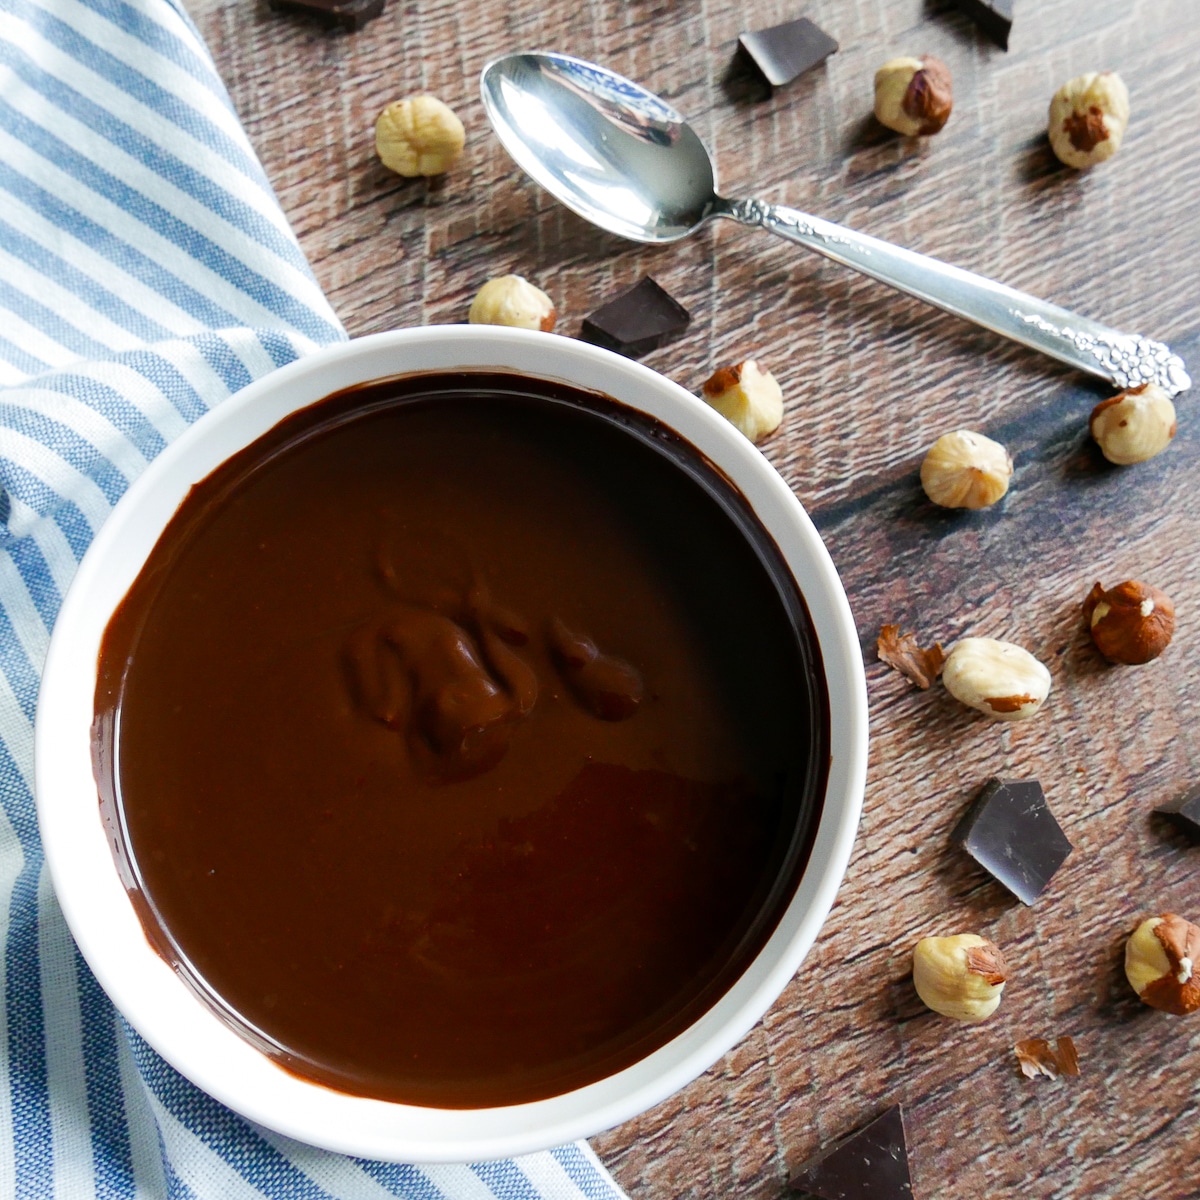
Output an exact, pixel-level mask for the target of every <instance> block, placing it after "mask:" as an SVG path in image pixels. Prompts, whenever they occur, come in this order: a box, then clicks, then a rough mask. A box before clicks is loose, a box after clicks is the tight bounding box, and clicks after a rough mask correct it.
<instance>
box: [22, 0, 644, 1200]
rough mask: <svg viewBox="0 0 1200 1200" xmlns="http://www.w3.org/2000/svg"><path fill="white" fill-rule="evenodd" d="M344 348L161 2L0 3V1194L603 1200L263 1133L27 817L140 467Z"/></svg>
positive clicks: (177, 24)
mask: <svg viewBox="0 0 1200 1200" xmlns="http://www.w3.org/2000/svg"><path fill="white" fill-rule="evenodd" d="M344 337H345V333H344V332H343V330H342V328H341V325H340V324H339V322H338V320H337V317H336V316H335V315H334V313H333V311H332V310H331V309H330V307H329V305H328V303H327V302H326V300H325V298H324V296H323V295H322V293H321V290H320V288H319V287H318V285H317V283H316V280H315V279H314V278H313V275H312V272H311V271H310V269H309V266H308V263H307V262H306V260H305V258H304V255H303V253H302V251H301V250H300V247H299V245H298V244H297V242H296V240H295V237H294V235H293V234H292V231H291V229H290V227H289V226H288V223H287V220H286V218H285V217H284V215H283V213H282V211H281V210H280V208H279V205H278V203H277V201H276V199H275V196H274V194H273V193H272V191H271V187H270V184H269V183H268V181H267V179H266V177H265V175H264V174H263V171H262V168H261V166H260V165H259V163H258V160H257V158H256V157H255V155H254V152H253V150H252V149H251V147H250V145H249V143H248V141H247V139H246V136H245V134H244V132H243V130H242V128H241V126H240V124H239V122H238V119H237V116H236V114H235V113H234V111H233V107H232V105H231V104H230V101H229V97H228V95H227V94H226V92H225V89H224V87H223V86H222V84H221V81H220V79H219V77H218V75H217V73H216V71H215V69H214V67H213V64H212V61H211V59H210V58H209V56H208V53H207V51H206V49H205V48H204V45H203V42H202V41H201V39H200V38H199V35H198V34H197V33H196V30H195V29H194V27H193V26H192V24H191V22H190V21H189V19H188V17H187V15H186V13H185V12H184V11H183V9H182V8H181V7H178V6H177V5H175V4H174V3H172V2H171V0H0V936H2V938H3V946H4V954H3V956H2V957H0V990H2V993H3V1003H2V1004H0V1197H8V1196H12V1197H16V1198H25V1197H30V1198H32V1197H38V1198H42V1197H61V1198H63V1200H79V1198H84V1197H86V1198H88V1200H91V1198H93V1197H95V1198H100V1200H105V1198H109V1197H145V1198H151V1197H153V1198H156V1200H158V1198H163V1197H171V1198H180V1200H185V1198H186V1200H243V1198H244V1200H261V1198H264V1197H268V1198H271V1200H308V1198H312V1200H318V1198H319V1200H374V1198H379V1200H384V1198H386V1197H401V1198H403V1200H460V1198H461V1200H585V1198H586V1200H621V1197H622V1193H621V1192H620V1190H619V1189H618V1188H617V1186H616V1185H615V1183H613V1181H612V1179H611V1177H610V1176H609V1175H608V1173H607V1172H606V1171H605V1170H604V1168H603V1167H602V1166H601V1165H600V1163H599V1161H598V1160H597V1159H596V1157H595V1155H594V1154H593V1153H592V1151H591V1150H590V1148H589V1147H588V1146H587V1144H586V1143H583V1142H580V1143H577V1144H575V1145H569V1146H562V1147H559V1148H558V1149H557V1150H553V1151H548V1152H546V1153H543V1154H534V1155H529V1156H526V1157H524V1158H520V1159H514V1160H511V1161H508V1162H500V1163H482V1164H475V1165H464V1166H437V1167H434V1166H405V1165H396V1164H388V1163H376V1162H365V1161H360V1160H356V1159H351V1158H346V1157H342V1156H340V1155H335V1154H329V1153H327V1152H324V1151H320V1150H315V1149H313V1148H311V1147H308V1146H303V1145H300V1144H298V1143H295V1142H292V1141H289V1140H288V1139H286V1138H283V1137H281V1136H279V1135H277V1134H274V1133H272V1132H270V1131H268V1130H265V1129H261V1128H258V1127H256V1126H253V1125H251V1124H250V1123H249V1122H247V1121H245V1120H243V1119H242V1118H241V1117H238V1116H237V1115H235V1114H234V1113H232V1112H230V1111H229V1110H228V1109H225V1108H223V1107H222V1106H221V1105H219V1104H218V1103H217V1102H216V1101H214V1100H212V1099H211V1098H209V1097H208V1096H206V1095H205V1094H204V1093H203V1092H201V1091H199V1090H198V1089H197V1088H195V1087H194V1086H193V1085H192V1084H191V1083H189V1082H188V1081H187V1080H186V1079H184V1078H183V1077H182V1076H180V1075H179V1074H177V1073H176V1072H175V1071H174V1070H173V1069H172V1068H171V1067H169V1066H168V1065H167V1064H166V1063H165V1062H164V1061H163V1060H162V1059H161V1058H159V1057H158V1056H157V1055H156V1054H155V1053H154V1051H153V1050H151V1049H150V1048H149V1047H148V1046H147V1045H146V1044H145V1043H144V1042H143V1041H142V1040H141V1039H140V1038H139V1037H138V1036H137V1034H136V1033H135V1032H134V1031H133V1030H132V1029H131V1028H129V1027H128V1026H127V1025H126V1024H125V1023H124V1022H123V1021H122V1020H121V1018H120V1017H119V1015H118V1014H117V1013H116V1012H115V1011H114V1009H113V1007H112V1005H111V1004H110V1002H109V1001H108V999H107V997H106V996H105V995H104V993H103V992H102V991H101V989H100V987H99V985H98V984H97V983H96V981H95V978H94V977H93V976H92V974H91V972H90V971H89V969H88V967H87V964H86V963H85V962H84V961H83V959H82V957H81V956H80V954H79V952H78V950H77V949H76V948H75V944H74V942H73V941H72V939H71V936H70V933H69V931H68V930H67V928H66V925H65V923H64V921H63V918H62V914H61V912H60V911H59V908H58V905H57V903H56V901H55V898H54V894H53V890H52V888H51V886H50V881H49V876H48V874H47V872H46V869H45V864H44V861H43V857H42V851H41V845H40V842H39V840H38V831H37V822H36V818H35V813H34V803H33V779H32V761H33V719H34V709H35V705H36V701H37V691H38V681H39V675H40V672H41V668H42V663H43V660H44V658H45V654H46V648H47V644H48V641H49V637H50V630H51V629H52V627H53V624H54V620H55V617H56V616H57V614H58V610H59V607H60V605H61V603H62V598H63V595H64V593H65V591H66V589H67V587H68V586H69V584H70V581H71V578H72V576H73V575H74V572H75V569H76V567H77V565H78V563H79V560H80V558H81V557H82V556H83V553H84V551H85V550H86V549H87V547H88V545H89V544H90V542H91V540H92V538H93V536H94V535H95V533H96V531H97V529H98V528H99V527H100V525H101V524H102V523H103V522H104V520H105V518H106V517H107V516H108V514H109V512H110V511H111V509H112V507H113V505H114V504H115V503H116V502H117V501H118V500H119V499H120V497H121V496H122V495H123V494H124V492H125V490H126V489H127V488H128V486H129V484H130V483H131V482H132V481H133V480H134V479H135V478H136V477H137V476H138V474H139V473H140V472H141V471H142V470H143V469H144V467H145V466H146V465H147V463H149V462H150V461H151V460H152V459H153V458H154V457H155V455H157V454H158V453H159V452H160V451H161V450H162V449H163V448H164V447H165V446H166V445H167V444H168V443H169V442H170V441H171V440H172V439H173V438H175V437H177V436H178V435H179V434H180V433H181V432H182V431H183V430H184V429H186V428H187V427H188V425H190V424H191V423H192V422H193V421H195V420H196V419H197V418H198V417H200V416H201V415H203V414H204V413H205V412H207V411H208V409H210V408H211V407H213V406H214V405H216V404H219V403H221V401H223V400H224V399H226V398H227V397H228V396H230V395H231V394H233V393H234V392H236V391H238V390H239V389H240V388H242V387H244V386H245V385H246V384H248V383H249V382H250V381H251V380H253V379H256V378H258V377H259V376H261V375H263V374H265V373H267V372H269V371H272V370H274V369H275V368H277V367H279V366H282V365H283V364H285V363H288V362H291V361H292V360H293V359H295V358H296V357H297V356H299V355H302V354H305V353H307V352H308V351H310V350H312V349H314V348H316V347H318V346H321V345H325V344H328V343H330V342H334V341H338V340H341V339H343V338H344Z"/></svg>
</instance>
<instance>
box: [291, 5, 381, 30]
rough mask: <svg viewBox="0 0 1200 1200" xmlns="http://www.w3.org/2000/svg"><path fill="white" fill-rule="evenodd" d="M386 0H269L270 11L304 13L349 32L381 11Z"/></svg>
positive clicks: (361, 25)
mask: <svg viewBox="0 0 1200 1200" xmlns="http://www.w3.org/2000/svg"><path fill="white" fill-rule="evenodd" d="M386 3H387V0H270V5H271V11H272V12H295V13H305V14H306V15H308V16H310V17H316V18H317V19H318V20H319V21H321V22H322V24H325V25H340V26H341V27H342V28H343V29H346V30H349V31H350V32H351V33H353V32H354V30H356V29H361V28H362V27H363V26H364V25H365V24H366V23H367V22H368V21H369V20H371V19H372V18H373V17H377V16H379V14H380V13H381V12H383V8H384V5H385V4H386Z"/></svg>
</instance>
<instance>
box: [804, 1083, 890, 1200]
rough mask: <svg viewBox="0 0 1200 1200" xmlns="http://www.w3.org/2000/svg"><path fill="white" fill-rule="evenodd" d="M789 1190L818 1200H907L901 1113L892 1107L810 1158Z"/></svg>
mask: <svg viewBox="0 0 1200 1200" xmlns="http://www.w3.org/2000/svg"><path fill="white" fill-rule="evenodd" d="M788 1186H789V1187H791V1188H794V1189H795V1190H796V1191H799V1192H803V1193H805V1194H806V1195H808V1196H815V1197H817V1198H818V1200H900V1198H901V1197H903V1198H904V1200H911V1198H912V1194H913V1193H912V1179H911V1178H910V1176H909V1173H908V1145H907V1143H906V1142H905V1140H904V1112H903V1110H902V1109H901V1108H900V1105H898V1104H894V1105H892V1107H891V1108H889V1109H888V1110H887V1112H885V1113H884V1114H883V1116H881V1117H878V1118H876V1119H875V1120H874V1121H872V1122H871V1124H870V1125H868V1126H867V1127H866V1128H865V1129H860V1130H859V1131H858V1132H857V1133H852V1134H851V1135H850V1136H849V1137H845V1138H842V1140H841V1141H840V1142H834V1144H833V1145H832V1146H827V1147H826V1148H825V1149H824V1150H821V1151H820V1152H819V1153H817V1154H816V1155H815V1156H814V1157H813V1158H810V1159H809V1160H808V1162H806V1163H805V1164H804V1165H803V1166H802V1167H800V1169H799V1170H798V1171H797V1172H796V1173H795V1174H794V1175H793V1176H792V1177H791V1179H790V1180H789V1181H788Z"/></svg>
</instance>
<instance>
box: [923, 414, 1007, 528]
mask: <svg viewBox="0 0 1200 1200" xmlns="http://www.w3.org/2000/svg"><path fill="white" fill-rule="evenodd" d="M1012 473H1013V463H1012V458H1011V457H1009V453H1008V451H1007V450H1005V448H1004V447H1003V446H1002V445H1000V443H999V442H993V441H992V439H991V438H989V437H984V436H983V434H982V433H971V432H969V431H968V430H966V429H959V430H957V431H956V432H954V433H944V434H942V436H941V437H940V438H938V440H937V441H936V442H934V443H933V445H932V446H930V448H929V453H928V454H926V455H925V461H924V462H923V463H921V486H922V487H923V488H924V489H925V495H927V496H928V497H929V498H930V500H932V501H933V502H934V504H940V505H941V506H942V507H943V508H987V506H988V505H989V504H995V503H996V501H997V500H999V499H1000V497H1001V496H1003V495H1004V493H1005V492H1007V491H1008V481H1009V480H1010V479H1011V478H1012Z"/></svg>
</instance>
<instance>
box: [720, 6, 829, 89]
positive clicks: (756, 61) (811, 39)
mask: <svg viewBox="0 0 1200 1200" xmlns="http://www.w3.org/2000/svg"><path fill="white" fill-rule="evenodd" d="M837 48H838V44H837V42H835V41H834V40H833V38H831V37H830V36H829V34H827V33H826V32H825V30H823V29H822V28H821V27H820V26H819V25H814V24H813V23H812V22H811V21H810V20H808V18H807V17H801V18H800V19H799V20H798V21H786V22H785V23H784V24H782V25H773V26H772V27H771V28H770V29H756V30H755V31H754V32H753V33H743V34H742V36H741V37H739V38H738V50H739V52H740V53H741V54H742V56H743V58H745V59H746V60H748V61H749V62H750V63H751V64H752V65H753V66H754V67H755V69H756V70H757V71H758V72H759V74H760V75H762V77H763V78H764V79H765V80H766V81H767V82H768V83H769V84H770V85H771V86H772V87H782V86H783V85H784V84H785V83H791V81H792V80H793V79H795V78H796V77H797V76H798V75H803V74H804V72H805V71H807V70H809V69H810V68H812V67H815V66H816V65H817V63H820V62H824V61H825V60H826V59H827V58H828V57H829V56H830V55H831V54H833V53H834V52H835V51H836V50H837Z"/></svg>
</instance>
